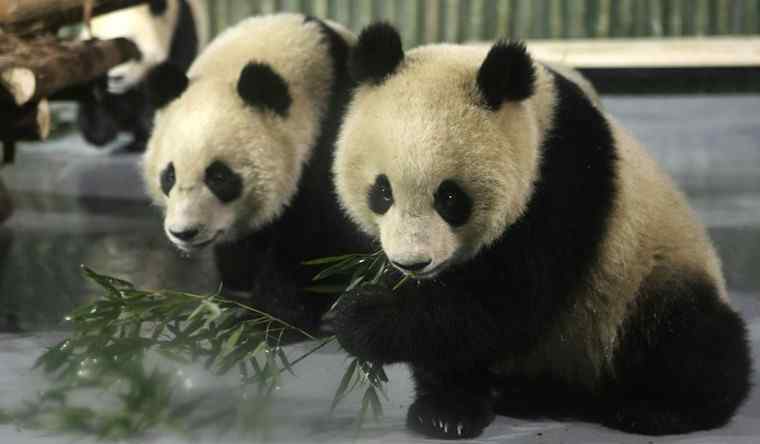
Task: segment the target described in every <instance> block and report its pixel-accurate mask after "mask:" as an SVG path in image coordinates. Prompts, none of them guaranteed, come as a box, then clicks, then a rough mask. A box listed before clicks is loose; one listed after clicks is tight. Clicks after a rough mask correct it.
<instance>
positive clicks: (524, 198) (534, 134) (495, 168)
mask: <svg viewBox="0 0 760 444" xmlns="http://www.w3.org/2000/svg"><path fill="white" fill-rule="evenodd" d="M360 44H361V37H360ZM487 52H488V48H477V47H455V46H447V45H436V46H428V47H423V48H419V49H416V50H414V51H411V52H408V53H406V55H405V56H404V58H405V60H404V62H403V64H402V65H401V66H400V67H399V68H398V70H396V72H395V73H394V74H392V75H390V76H389V77H387V78H385V79H384V80H383V81H382V83H380V84H379V85H373V84H369V85H363V86H362V87H361V88H360V89H359V90H358V92H357V94H356V96H355V98H354V101H353V102H352V104H351V106H350V107H349V111H348V115H347V117H346V119H345V121H344V124H343V127H342V132H341V135H340V138H339V142H338V149H337V154H336V160H335V165H334V174H335V181H336V186H337V190H338V194H339V197H340V200H341V203H342V205H343V206H344V208H345V209H346V210H347V212H348V213H349V215H350V216H351V217H352V219H353V220H354V221H355V222H356V223H357V224H359V226H360V227H362V228H363V229H364V230H365V231H366V232H367V233H369V234H371V235H374V236H376V237H379V239H380V241H381V244H382V247H383V250H384V251H385V253H386V255H387V256H388V258H389V259H390V260H391V261H392V262H393V263H394V264H395V265H396V266H397V267H398V268H399V269H400V270H401V271H403V272H405V273H409V274H413V275H414V276H415V277H418V278H433V277H435V276H436V275H438V274H439V273H440V272H441V271H443V270H445V269H446V268H447V267H448V266H450V265H453V264H456V263H458V262H462V261H465V260H468V259H470V258H472V257H473V256H474V255H475V254H477V252H478V251H480V250H481V249H482V248H484V247H485V246H487V245H489V244H490V243H491V242H493V241H494V240H496V239H497V238H499V237H500V236H501V235H502V233H503V232H504V230H505V229H506V227H507V226H508V225H509V224H510V223H512V222H514V221H515V220H516V219H517V218H518V217H519V216H520V215H521V214H522V212H523V211H524V210H525V206H526V204H527V202H528V199H529V197H530V194H531V191H532V186H533V180H534V177H535V176H536V169H537V165H538V149H537V148H538V144H539V128H538V126H539V123H538V122H537V120H536V119H535V118H533V108H532V106H533V105H532V104H531V101H529V100H525V101H514V102H510V101H507V102H505V103H504V104H503V105H501V107H500V108H499V109H497V110H489V109H487V108H486V107H484V106H483V105H482V100H481V98H480V96H479V92H478V89H477V85H476V76H477V73H478V68H479V67H480V65H481V63H482V62H483V59H484V58H485V56H486V53H487ZM378 178H380V179H378ZM384 178H387V183H385V179H384Z"/></svg>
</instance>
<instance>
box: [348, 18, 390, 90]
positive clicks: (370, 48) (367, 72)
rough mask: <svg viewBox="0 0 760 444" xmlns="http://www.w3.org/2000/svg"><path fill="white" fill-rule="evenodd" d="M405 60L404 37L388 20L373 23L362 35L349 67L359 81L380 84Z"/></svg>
mask: <svg viewBox="0 0 760 444" xmlns="http://www.w3.org/2000/svg"><path fill="white" fill-rule="evenodd" d="M403 60H404V48H403V46H402V45H401V36H400V35H399V33H398V31H397V30H396V28H394V27H393V26H392V25H390V24H388V23H385V22H378V23H373V24H371V25H369V26H367V27H366V28H364V30H362V32H361V34H359V41H358V42H357V43H356V46H355V47H354V49H353V50H352V51H351V56H350V58H349V61H348V63H349V64H348V68H349V70H350V72H351V76H352V77H353V79H354V80H355V81H356V82H357V83H364V82H370V83H372V84H379V83H381V82H382V81H383V80H385V78H386V77H388V76H389V75H391V74H393V72H394V71H395V70H396V68H398V65H400V64H401V62H402V61H403Z"/></svg>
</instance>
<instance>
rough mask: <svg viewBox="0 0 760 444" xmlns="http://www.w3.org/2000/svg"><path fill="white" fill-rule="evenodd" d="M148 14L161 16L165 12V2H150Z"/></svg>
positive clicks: (160, 0)
mask: <svg viewBox="0 0 760 444" xmlns="http://www.w3.org/2000/svg"><path fill="white" fill-rule="evenodd" d="M149 7H150V13H151V14H153V15H162V14H163V13H164V12H166V7H167V4H166V0H150V3H149Z"/></svg>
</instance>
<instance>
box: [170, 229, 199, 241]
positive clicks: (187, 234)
mask: <svg viewBox="0 0 760 444" xmlns="http://www.w3.org/2000/svg"><path fill="white" fill-rule="evenodd" d="M169 233H171V235H172V236H174V237H176V238H177V239H179V240H181V241H189V240H191V239H192V238H194V237H195V236H196V235H197V234H198V229H197V228H191V229H189V230H183V231H174V230H169Z"/></svg>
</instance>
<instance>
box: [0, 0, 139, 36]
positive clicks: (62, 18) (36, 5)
mask: <svg viewBox="0 0 760 444" xmlns="http://www.w3.org/2000/svg"><path fill="white" fill-rule="evenodd" d="M91 1H92V16H96V15H100V14H105V13H108V12H112V11H115V10H117V9H123V8H127V7H129V6H134V5H139V4H141V3H145V2H146V1H147V0H91ZM84 4H85V0H2V1H0V28H2V29H3V30H4V31H5V32H9V33H15V34H18V35H21V36H24V35H30V34H35V33H40V32H43V31H51V30H56V29H58V28H59V27H61V26H64V25H70V24H74V23H78V22H81V21H82V19H83V18H84V7H83V5H84Z"/></svg>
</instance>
